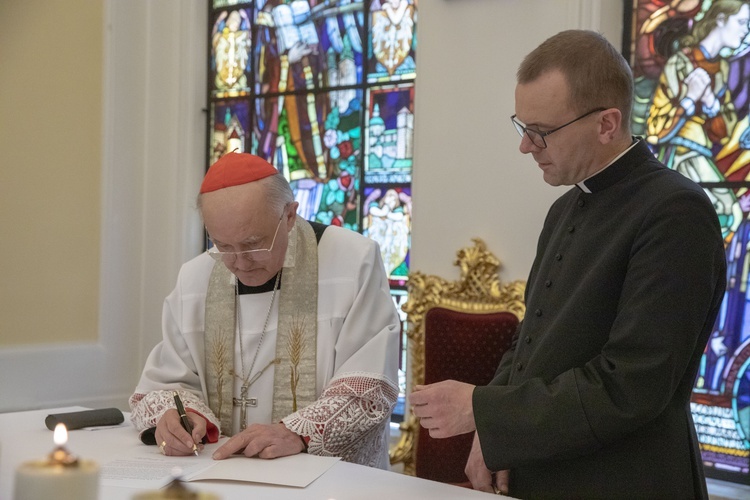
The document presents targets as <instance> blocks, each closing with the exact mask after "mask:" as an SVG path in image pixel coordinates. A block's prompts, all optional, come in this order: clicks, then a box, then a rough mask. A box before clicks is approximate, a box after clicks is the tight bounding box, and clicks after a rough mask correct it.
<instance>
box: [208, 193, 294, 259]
mask: <svg viewBox="0 0 750 500" xmlns="http://www.w3.org/2000/svg"><path fill="white" fill-rule="evenodd" d="M287 206H288V205H286V206H284V211H283V212H281V217H279V223H278V224H276V231H275V232H274V233H273V239H272V240H271V246H270V247H268V248H257V249H255V250H244V251H242V252H222V251H220V250H219V249H218V248H216V244H215V243H214V246H213V247H211V248H209V249H208V250H206V253H207V254H208V255H210V256H211V258H212V259H214V260H215V261H222V262H224V263H226V264H231V263H233V262H234V261H236V260H237V259H238V258H239V257H244V258H245V259H247V260H252V261H255V262H264V261H267V260H269V259H270V258H271V251H272V250H273V245H274V243H276V235H277V234H279V228H280V227H281V221H282V220H284V214H285V213H286V207H287Z"/></svg>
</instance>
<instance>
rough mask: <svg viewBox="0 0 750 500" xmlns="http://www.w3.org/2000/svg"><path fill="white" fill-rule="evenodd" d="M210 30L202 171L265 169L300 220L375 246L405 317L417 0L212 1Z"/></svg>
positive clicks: (402, 362)
mask: <svg viewBox="0 0 750 500" xmlns="http://www.w3.org/2000/svg"><path fill="white" fill-rule="evenodd" d="M209 28H210V40H209V44H210V51H209V52H210V56H209V89H208V99H209V111H208V134H209V138H208V152H207V155H206V156H207V165H206V168H208V166H209V165H211V164H212V163H213V162H215V161H216V160H217V159H218V158H219V157H220V156H221V155H222V154H224V153H226V152H229V151H240V152H249V153H253V154H256V155H258V156H261V157H263V158H265V159H267V160H268V161H269V162H271V163H272V164H273V165H274V166H276V167H277V168H278V169H279V171H280V172H283V174H284V176H285V177H286V178H287V179H288V180H289V182H290V184H291V186H292V189H293V191H294V195H295V199H296V200H297V201H298V202H299V211H298V213H299V215H300V216H302V217H304V218H305V219H307V220H311V221H317V222H322V223H324V224H330V225H337V226H342V227H345V228H348V229H351V230H353V231H358V232H361V233H363V234H364V235H366V236H368V237H369V238H372V239H373V240H375V241H377V242H378V243H379V244H380V249H381V252H382V256H383V262H384V264H385V267H386V271H387V273H388V279H389V281H390V284H391V291H392V296H393V300H394V303H396V304H397V306H398V308H399V313H401V311H400V305H401V304H403V302H405V298H406V282H407V280H408V273H409V253H410V252H409V249H410V245H411V216H412V203H411V174H412V158H413V151H414V148H413V140H414V139H413V138H414V97H415V96H414V83H415V80H416V56H417V30H416V28H417V0H255V1H245V2H243V1H238V0H213V1H212V2H211V3H210V6H209ZM404 320H405V318H403V317H402V322H404ZM405 327H406V325H405V322H404V330H405ZM402 344H403V346H405V345H406V342H405V341H404V342H402ZM402 354H403V353H402ZM404 357H405V356H402V360H401V363H399V364H400V366H401V368H402V370H401V371H400V379H401V380H400V382H401V386H402V392H403V390H404V389H405V376H404V371H403V368H404V367H405V363H404V361H403V358H404ZM401 407H402V408H403V404H402V405H401Z"/></svg>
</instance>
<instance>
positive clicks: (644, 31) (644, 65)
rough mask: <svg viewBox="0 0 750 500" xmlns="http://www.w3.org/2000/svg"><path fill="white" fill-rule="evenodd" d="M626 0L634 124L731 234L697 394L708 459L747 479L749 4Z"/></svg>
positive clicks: (710, 465) (724, 473)
mask: <svg viewBox="0 0 750 500" xmlns="http://www.w3.org/2000/svg"><path fill="white" fill-rule="evenodd" d="M628 3H629V4H630V5H629V6H630V7H632V9H627V12H628V14H629V16H628V17H630V19H628V20H627V21H626V30H625V31H626V33H629V34H630V43H627V44H626V46H625V47H626V51H629V54H628V55H629V56H630V59H631V64H632V66H633V75H634V77H635V93H636V100H635V106H634V113H633V123H632V126H633V132H634V134H637V135H640V136H643V137H644V138H645V139H646V141H647V142H648V144H649V145H650V147H651V149H652V151H653V152H654V154H655V155H656V156H657V157H658V158H659V159H660V160H661V161H662V162H664V164H666V165H667V166H668V167H669V168H672V169H674V170H676V171H678V172H680V173H682V174H684V175H686V176H688V177H689V178H691V179H693V180H694V181H696V182H698V184H700V185H701V186H702V187H703V189H704V190H705V192H706V194H707V195H708V197H709V198H710V200H711V201H712V202H713V205H714V207H715V209H716V213H717V215H718V217H719V221H720V223H721V228H722V231H723V234H724V241H725V248H726V258H727V264H728V271H727V290H726V293H725V295H724V300H723V303H722V306H721V311H720V313H719V317H718V319H717V321H716V324H715V325H714V328H713V331H712V333H711V336H710V338H709V340H708V345H707V347H706V349H705V352H704V353H703V356H702V359H701V363H700V368H699V372H698V377H697V379H696V381H695V386H694V389H693V396H692V402H691V409H692V413H693V420H694V421H695V427H696V431H697V434H698V440H699V442H700V448H701V455H702V459H703V463H704V468H705V470H706V474H707V475H709V476H713V477H718V478H722V479H729V480H733V481H737V482H744V483H750V439H749V438H750V296H749V295H748V292H749V290H748V288H747V284H748V271H749V270H750V254H748V248H750V221H749V220H748V215H749V214H750V192H748V187H750V129H749V128H748V120H749V119H750V113H749V111H750V46H749V42H748V34H749V32H750V26H749V22H750V7H749V6H748V5H747V4H746V3H744V2H741V1H739V0H729V1H722V2H714V1H710V0H705V1H702V2H669V1H666V0H656V1H645V0H628Z"/></svg>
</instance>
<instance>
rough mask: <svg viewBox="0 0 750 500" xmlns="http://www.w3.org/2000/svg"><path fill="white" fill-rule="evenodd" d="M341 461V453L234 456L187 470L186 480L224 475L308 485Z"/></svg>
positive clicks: (276, 482) (255, 480) (233, 479)
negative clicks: (188, 471)
mask: <svg viewBox="0 0 750 500" xmlns="http://www.w3.org/2000/svg"><path fill="white" fill-rule="evenodd" d="M338 461H339V458H337V457H318V456H313V455H307V454H305V453H300V454H298V455H290V456H288V457H281V458H274V459H272V460H264V459H262V458H247V457H243V456H233V457H231V458H226V459H224V460H217V461H216V462H214V465H212V466H211V467H209V468H207V469H204V470H202V471H197V472H195V473H192V474H185V476H184V478H185V481H201V480H208V479H223V480H229V481H248V482H253V483H267V484H278V485H282V486H295V487H297V488H304V487H305V486H307V485H308V484H310V483H312V482H313V481H315V480H316V479H317V478H319V477H320V476H322V475H323V474H324V473H325V472H326V471H327V470H328V469H330V468H331V467H333V465H334V464H335V463H336V462H338Z"/></svg>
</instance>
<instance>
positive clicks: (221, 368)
mask: <svg viewBox="0 0 750 500" xmlns="http://www.w3.org/2000/svg"><path fill="white" fill-rule="evenodd" d="M211 363H212V364H213V366H214V373H216V408H214V411H215V412H216V416H217V417H219V418H221V414H222V407H223V404H224V398H223V397H222V396H223V388H224V383H225V382H226V377H225V373H227V372H229V373H230V374H231V372H232V369H231V368H228V365H229V349H228V343H227V336H226V335H224V331H223V329H220V330H219V332H218V335H217V336H216V338H214V339H213V340H212V342H211Z"/></svg>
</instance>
